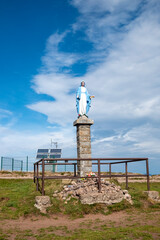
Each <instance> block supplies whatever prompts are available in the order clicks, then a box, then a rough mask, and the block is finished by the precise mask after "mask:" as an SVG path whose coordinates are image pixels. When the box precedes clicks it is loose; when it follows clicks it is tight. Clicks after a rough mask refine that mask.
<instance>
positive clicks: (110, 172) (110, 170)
mask: <svg viewBox="0 0 160 240" xmlns="http://www.w3.org/2000/svg"><path fill="white" fill-rule="evenodd" d="M109 175H110V179H111V163H109Z"/></svg>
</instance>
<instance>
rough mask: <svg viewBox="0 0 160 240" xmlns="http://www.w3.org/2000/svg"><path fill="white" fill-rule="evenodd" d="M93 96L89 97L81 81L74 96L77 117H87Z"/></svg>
mask: <svg viewBox="0 0 160 240" xmlns="http://www.w3.org/2000/svg"><path fill="white" fill-rule="evenodd" d="M92 98H94V96H91V95H89V93H88V91H87V89H86V87H85V82H84V81H82V82H81V85H80V87H79V88H78V91H77V94H76V106H77V113H78V117H80V116H83V115H85V116H86V117H87V113H88V111H89V108H90V106H91V99H92Z"/></svg>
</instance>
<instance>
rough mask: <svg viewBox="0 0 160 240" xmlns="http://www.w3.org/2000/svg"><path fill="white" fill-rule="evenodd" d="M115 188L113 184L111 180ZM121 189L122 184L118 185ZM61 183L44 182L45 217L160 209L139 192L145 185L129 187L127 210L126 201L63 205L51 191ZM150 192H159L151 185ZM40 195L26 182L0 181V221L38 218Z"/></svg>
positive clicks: (73, 201)
mask: <svg viewBox="0 0 160 240" xmlns="http://www.w3.org/2000/svg"><path fill="white" fill-rule="evenodd" d="M112 182H114V183H115V184H118V182H117V180H116V181H115V180H112ZM121 187H122V189H125V184H121ZM62 188H63V184H62V181H61V180H47V181H45V193H46V195H49V196H51V202H52V207H50V208H48V210H47V215H48V216H49V215H51V214H56V213H59V212H61V213H63V214H66V215H69V216H70V217H72V218H79V217H83V216H84V215H85V214H89V213H93V214H96V213H102V214H110V213H112V212H115V211H120V210H128V211H129V210H133V209H135V208H136V209H140V210H141V211H142V210H143V211H156V210H157V209H160V204H155V205H154V204H153V203H151V202H148V200H147V197H146V195H144V194H143V191H144V190H146V183H129V193H130V194H131V196H132V200H133V202H134V205H133V206H131V205H130V204H129V203H128V202H127V201H125V200H123V201H122V202H120V203H117V204H113V205H110V206H106V205H104V204H93V205H85V204H81V202H80V201H78V200H77V199H71V200H70V201H68V203H67V204H65V202H64V201H62V200H59V199H57V198H53V197H52V195H53V192H54V191H55V190H62ZM151 189H152V190H156V191H159V192H160V184H159V183H152V184H151ZM37 195H40V193H39V192H36V190H35V184H34V183H33V181H32V180H29V179H0V219H5V218H8V219H16V218H19V217H20V216H23V217H24V216H29V215H40V213H39V210H37V209H36V208H35V207H34V203H35V196H37Z"/></svg>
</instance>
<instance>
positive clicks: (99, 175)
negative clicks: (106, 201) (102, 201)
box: [98, 159, 101, 192]
mask: <svg viewBox="0 0 160 240" xmlns="http://www.w3.org/2000/svg"><path fill="white" fill-rule="evenodd" d="M98 190H99V192H101V167H100V160H99V159H98Z"/></svg>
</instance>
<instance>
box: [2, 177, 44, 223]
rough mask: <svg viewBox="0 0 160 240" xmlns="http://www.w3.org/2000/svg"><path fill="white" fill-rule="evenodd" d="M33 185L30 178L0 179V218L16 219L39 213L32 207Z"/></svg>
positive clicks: (34, 194)
mask: <svg viewBox="0 0 160 240" xmlns="http://www.w3.org/2000/svg"><path fill="white" fill-rule="evenodd" d="M36 195H40V193H37V192H35V185H34V184H33V181H32V180H24V179H23V180H21V179H0V219H5V218H8V219H16V218H19V217H20V216H26V215H29V214H35V215H36V214H39V211H38V210H37V209H36V208H35V207H34V202H35V196H36Z"/></svg>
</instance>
